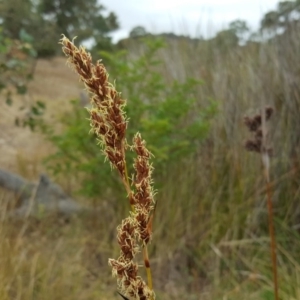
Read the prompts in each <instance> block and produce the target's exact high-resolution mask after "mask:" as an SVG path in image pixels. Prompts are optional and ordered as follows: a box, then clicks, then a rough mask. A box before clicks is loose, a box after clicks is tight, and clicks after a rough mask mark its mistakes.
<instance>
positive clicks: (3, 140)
mask: <svg viewBox="0 0 300 300" xmlns="http://www.w3.org/2000/svg"><path fill="white" fill-rule="evenodd" d="M82 88H83V86H82V84H81V83H80V82H79V80H78V77H77V75H76V74H75V72H73V71H72V70H70V68H69V67H68V66H67V65H66V59H65V58H64V57H56V58H52V59H48V60H46V59H39V60H38V61H37V65H36V69H35V74H34V79H33V80H32V81H31V82H30V83H29V86H28V93H27V94H26V95H25V96H20V95H13V104H12V105H11V106H8V105H7V104H6V103H5V98H4V95H0V168H5V169H8V170H10V171H14V172H18V173H19V174H21V175H23V176H25V177H27V178H32V179H33V178H35V179H36V178H37V176H38V174H39V173H40V172H41V171H43V166H42V164H41V162H42V160H43V158H44V157H45V156H46V155H47V154H48V153H49V152H50V151H51V145H49V143H48V142H46V141H45V140H44V139H43V137H42V135H41V134H39V133H36V132H32V131H31V130H30V129H29V128H23V127H18V126H16V125H15V119H16V118H17V117H18V118H22V117H24V115H25V114H26V108H25V109H23V110H20V108H21V107H22V106H25V107H28V105H29V104H30V103H33V102H34V101H37V100H39V101H43V102H44V103H45V104H46V107H47V108H46V115H45V117H46V118H47V120H53V122H55V120H56V119H57V117H58V116H59V115H60V114H61V113H62V112H64V111H66V110H67V109H68V107H69V100H71V99H78V98H79V95H80V91H82Z"/></svg>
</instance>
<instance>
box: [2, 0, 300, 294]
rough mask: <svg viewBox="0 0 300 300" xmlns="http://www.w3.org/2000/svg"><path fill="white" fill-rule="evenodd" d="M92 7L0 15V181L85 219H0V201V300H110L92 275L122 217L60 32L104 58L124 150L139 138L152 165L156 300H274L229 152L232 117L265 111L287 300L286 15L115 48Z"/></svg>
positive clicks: (295, 157) (292, 83)
mask: <svg viewBox="0 0 300 300" xmlns="http://www.w3.org/2000/svg"><path fill="white" fill-rule="evenodd" d="M100 3H101V2H100ZM100 3H99V1H96V0H84V1H83V0H74V1H72V5H70V1H66V0H54V1H53V0H9V1H8V0H4V1H2V2H1V3H0V29H1V30H0V69H1V73H0V97H1V98H0V99H1V103H0V105H1V117H0V126H1V130H0V146H1V148H0V149H1V157H0V163H1V164H0V167H3V168H7V169H9V170H11V171H14V172H16V173H18V174H21V175H22V176H24V177H26V178H28V179H37V176H38V174H39V173H40V172H44V171H46V172H47V173H48V174H50V175H51V176H53V178H55V180H56V181H57V182H58V183H59V184H60V185H62V186H63V187H64V189H65V190H66V191H67V192H68V193H69V194H71V195H72V196H73V197H74V198H76V199H78V201H79V202H80V203H82V204H84V205H87V206H91V207H93V208H94V209H95V210H96V209H97V210H98V211H99V213H97V214H93V215H92V216H91V215H89V214H82V215H78V216H76V217H75V216H74V217H72V218H69V217H68V218H66V217H64V216H59V215H58V216H57V215H42V216H38V217H36V218H27V219H22V220H9V219H7V218H5V212H6V211H7V210H8V209H12V207H11V206H12V205H11V204H7V203H11V202H14V203H15V204H14V205H15V206H17V205H18V202H17V201H12V199H14V200H15V196H14V195H12V194H9V193H8V192H6V191H4V190H1V199H2V201H1V205H2V206H3V209H2V212H3V213H2V217H1V224H0V237H1V243H0V279H1V280H0V299H1V300H2V299H5V300H6V299H24V300H26V299H45V300H46V299H70V300H71V299H119V298H118V295H116V284H115V280H114V279H112V278H111V275H110V269H109V267H108V265H107V260H108V258H109V257H116V256H117V255H118V245H117V242H116V238H115V236H116V226H117V225H118V224H119V223H120V221H121V219H122V218H124V217H125V216H126V215H127V213H128V210H129V207H128V203H127V201H126V200H125V195H126V194H125V191H124V190H123V189H122V185H121V183H120V181H119V178H118V176H117V174H115V173H114V172H111V170H110V166H109V164H108V163H105V162H104V157H103V155H102V153H101V151H100V149H99V146H98V145H97V143H96V140H95V136H93V135H92V134H89V130H90V127H89V121H88V114H87V112H86V110H85V109H84V106H88V105H89V103H88V100H87V95H86V94H84V92H80V91H81V90H82V89H83V87H82V86H81V85H80V84H79V83H78V80H77V78H76V76H75V75H74V74H73V73H72V72H71V71H70V70H68V69H67V68H66V66H65V58H64V57H62V55H61V49H60V46H59V45H58V44H57V42H58V40H59V38H60V34H61V33H65V34H66V35H67V36H68V37H69V38H73V37H74V36H77V39H76V43H77V44H80V43H84V44H85V45H87V47H88V48H89V50H90V51H91V53H92V54H93V56H94V59H98V58H101V59H103V62H104V64H105V65H106V66H107V68H108V70H109V73H110V78H111V80H112V81H113V80H115V81H116V86H117V89H118V90H119V91H120V92H122V95H123V96H124V98H126V99H128V106H127V113H128V116H129V118H130V123H129V130H128V140H129V141H131V138H132V136H133V134H134V133H135V132H136V131H140V132H141V134H142V136H143V138H144V139H145V140H146V141H147V145H148V147H149V148H150V149H151V151H152V153H153V154H154V156H155V157H154V159H153V164H154V167H155V173H154V178H155V188H156V189H157V190H158V193H157V197H156V199H157V200H158V205H157V209H156V215H155V221H154V240H153V243H152V245H151V247H150V257H151V258H152V260H151V262H152V266H153V273H154V286H155V289H156V291H157V296H158V299H187V300H192V299H266V300H267V299H273V297H274V295H273V294H272V293H273V292H272V267H271V260H270V254H269V238H268V226H267V210H266V199H265V193H264V181H263V176H262V174H261V165H260V161H259V157H256V155H253V154H251V153H247V152H246V151H245V150H244V149H243V143H244V140H245V139H247V130H246V128H244V126H243V117H244V116H245V115H246V114H249V113H250V114H251V113H253V112H257V110H258V109H260V108H261V107H262V106H264V105H272V106H273V107H274V108H275V116H274V117H273V120H272V124H271V128H270V131H271V138H272V144H273V148H274V155H273V158H272V162H271V170H272V175H271V176H272V186H273V189H274V197H273V201H274V209H275V215H276V220H275V222H276V224H275V227H276V236H277V240H278V249H277V251H278V268H279V285H280V297H281V299H294V300H298V299H300V251H299V249H300V169H299V167H300V166H299V162H300V123H299V120H300V118H299V116H300V56H299V53H300V18H299V17H300V15H299V14H300V1H299V0H297V1H281V2H279V3H278V5H277V9H276V10H274V11H270V12H268V13H266V14H265V15H264V16H263V18H262V20H261V24H260V28H259V30H258V31H257V32H253V31H251V29H250V28H249V26H248V24H247V23H246V22H245V21H243V20H235V21H233V22H231V23H230V24H228V27H227V28H225V29H223V30H222V31H219V32H217V33H216V35H215V36H214V37H211V38H207V39H204V38H201V39H200V38H199V39H198V38H190V37H188V36H178V35H175V34H173V33H165V34H159V35H155V34H151V33H150V32H148V31H147V30H146V29H145V28H144V27H142V26H136V27H135V28H133V29H132V30H131V32H130V34H129V36H128V38H125V39H122V40H120V41H118V42H117V43H113V42H112V40H111V38H110V34H111V33H112V32H113V31H114V30H116V29H117V28H119V26H120V25H119V23H118V18H117V16H116V15H115V14H114V13H113V12H110V11H109V8H106V7H104V6H102V5H101V4H100ZM130 159H131V158H130ZM130 167H131V166H130V165H129V168H130Z"/></svg>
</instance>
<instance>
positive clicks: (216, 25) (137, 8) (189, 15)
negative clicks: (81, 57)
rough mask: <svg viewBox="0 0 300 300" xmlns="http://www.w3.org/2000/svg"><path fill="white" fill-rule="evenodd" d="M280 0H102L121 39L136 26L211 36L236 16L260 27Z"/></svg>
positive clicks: (153, 30) (154, 31)
mask: <svg viewBox="0 0 300 300" xmlns="http://www.w3.org/2000/svg"><path fill="white" fill-rule="evenodd" d="M278 2H279V1H278V0H100V3H101V4H103V5H104V6H105V7H106V8H107V10H108V11H112V12H114V13H115V14H116V15H117V17H118V20H119V22H120V29H119V30H117V31H115V32H114V33H113V34H112V36H113V40H114V41H117V40H119V39H121V38H125V37H128V35H129V32H130V30H131V29H132V28H133V27H135V26H143V27H145V29H146V30H147V31H148V32H151V33H162V32H174V33H176V34H184V35H190V36H192V37H199V36H203V37H211V36H213V35H214V34H215V33H216V32H217V31H219V30H220V29H222V28H225V27H226V25H228V23H230V22H231V21H234V20H236V19H243V20H245V21H247V23H248V24H249V26H250V28H251V29H253V30H256V29H258V26H259V22H260V20H261V18H262V16H263V15H264V14H265V13H266V12H268V11H270V10H273V9H275V8H276V5H277V3H278Z"/></svg>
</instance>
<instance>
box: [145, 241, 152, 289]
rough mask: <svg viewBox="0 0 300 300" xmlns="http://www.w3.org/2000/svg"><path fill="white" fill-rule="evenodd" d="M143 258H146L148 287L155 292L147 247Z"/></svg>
mask: <svg viewBox="0 0 300 300" xmlns="http://www.w3.org/2000/svg"><path fill="white" fill-rule="evenodd" d="M143 257H144V264H145V268H146V273H147V282H148V287H149V289H150V290H153V282H152V273H151V267H150V260H149V255H148V248H147V245H144V247H143Z"/></svg>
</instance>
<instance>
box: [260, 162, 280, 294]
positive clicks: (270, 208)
mask: <svg viewBox="0 0 300 300" xmlns="http://www.w3.org/2000/svg"><path fill="white" fill-rule="evenodd" d="M264 176H265V181H266V191H267V205H268V215H269V234H270V248H271V257H272V268H273V283H274V297H275V300H279V295H278V273H277V254H276V238H275V229H274V214H273V204H272V184H271V182H270V176H269V170H268V168H266V167H264Z"/></svg>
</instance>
